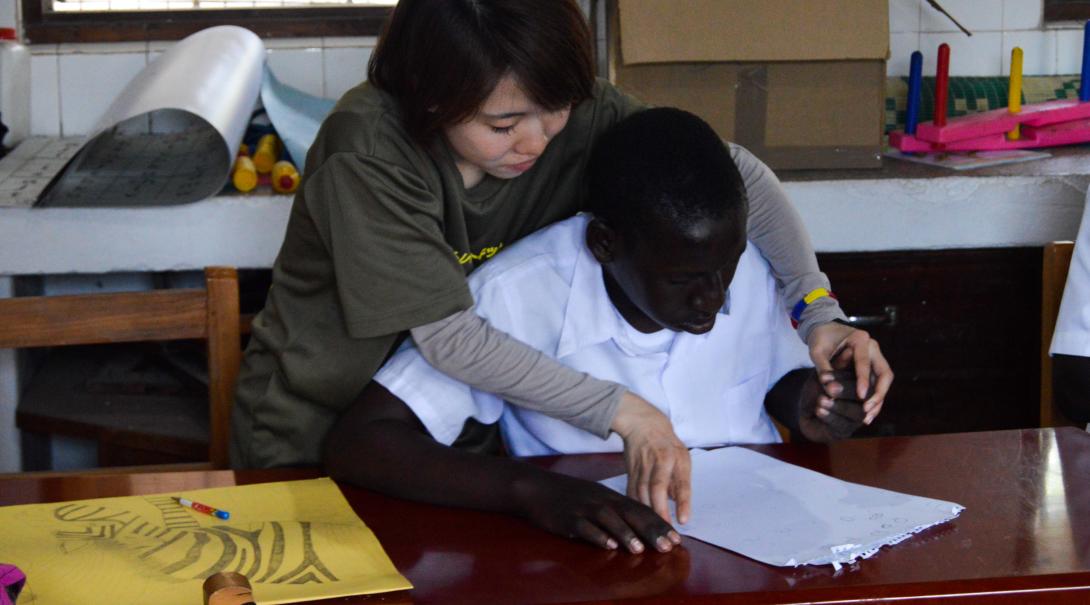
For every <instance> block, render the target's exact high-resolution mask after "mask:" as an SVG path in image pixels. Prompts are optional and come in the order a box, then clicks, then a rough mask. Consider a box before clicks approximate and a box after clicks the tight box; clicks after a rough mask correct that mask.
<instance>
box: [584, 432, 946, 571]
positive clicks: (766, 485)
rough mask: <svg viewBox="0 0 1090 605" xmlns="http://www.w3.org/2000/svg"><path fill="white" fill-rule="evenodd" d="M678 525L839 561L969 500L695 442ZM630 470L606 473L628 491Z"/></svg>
mask: <svg viewBox="0 0 1090 605" xmlns="http://www.w3.org/2000/svg"><path fill="white" fill-rule="evenodd" d="M692 454H693V456H692V463H693V466H692V468H693V474H692V482H693V483H692V485H693V501H692V511H693V512H692V518H691V519H690V521H689V523H688V524H686V525H678V526H677V528H678V530H679V531H680V532H681V533H683V534H685V535H687V536H691V537H693V538H696V539H698V540H701V541H704V542H708V543H711V544H714V545H716V546H720V547H722V548H726V549H728V550H732V551H734V552H736V553H739V554H741V555H744V556H746V557H749V558H751V559H756V560H758V561H761V562H762V563H767V564H769V565H778V566H782V567H790V566H799V565H829V564H831V565H833V566H834V567H836V568H839V567H840V566H841V564H846V563H852V562H854V561H855V560H856V559H859V558H863V559H865V558H868V557H870V556H871V555H873V554H875V553H876V552H878V549H879V548H881V547H882V546H886V545H891V544H897V543H898V542H901V541H903V540H905V539H907V538H909V537H910V536H911V535H912V534H915V533H917V532H920V531H922V530H924V529H927V528H928V527H931V526H933V525H937V524H939V523H944V522H946V521H949V520H951V519H953V518H954V517H957V516H958V515H959V514H960V513H961V511H963V510H965V507H964V506H961V505H960V504H955V503H953V502H945V501H942V500H935V499H932V498H922V497H919V496H912V495H909V494H902V493H898V492H892V491H889V490H884V489H878V488H874V487H868V486H865V485H859V484H857V483H849V482H847V481H841V480H840V479H834V478H833V477H829V476H828V475H823V474H821V473H817V472H814V471H811V470H808V469H804V468H802V467H799V466H795V465H793V464H787V463H786V462H781V461H779V460H776V459H775V458H771V457H769V456H765V455H764V454H759V453H757V452H754V451H752V450H749V449H746V448H741V447H727V448H722V449H718V450H712V451H707V452H704V451H701V450H693V452H692ZM626 481H627V475H619V476H617V477H611V478H609V479H606V480H604V481H602V484H603V485H606V486H607V487H609V488H611V489H614V490H616V491H619V492H621V493H624V491H625V483H626Z"/></svg>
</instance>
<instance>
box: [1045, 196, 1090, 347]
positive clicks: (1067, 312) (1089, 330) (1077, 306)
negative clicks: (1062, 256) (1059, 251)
mask: <svg viewBox="0 0 1090 605" xmlns="http://www.w3.org/2000/svg"><path fill="white" fill-rule="evenodd" d="M1056 353H1059V354H1061V355H1078V356H1079V357H1090V193H1088V194H1087V197H1086V206H1085V207H1084V208H1083V211H1082V224H1080V225H1079V234H1078V236H1077V237H1076V238H1075V251H1074V253H1073V254H1072V257H1071V268H1070V269H1068V271H1067V282H1066V283H1065V284H1064V296H1063V300H1062V301H1061V302H1060V314H1059V315H1058V316H1057V317H1056V331H1055V332H1053V334H1052V348H1051V349H1050V350H1049V354H1051V355H1054V354H1056Z"/></svg>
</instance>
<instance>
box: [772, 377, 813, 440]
mask: <svg viewBox="0 0 1090 605" xmlns="http://www.w3.org/2000/svg"><path fill="white" fill-rule="evenodd" d="M813 373H814V370H813V368H800V369H797V370H792V371H790V372H788V373H787V374H784V375H783V377H782V378H780V379H779V381H777V382H776V384H775V385H773V387H772V389H771V390H769V391H768V393H767V394H766V395H765V409H766V410H768V413H769V414H770V415H771V416H772V417H773V418H775V419H776V421H777V422H779V423H780V424H782V425H784V426H785V427H787V429H788V430H789V431H791V435H792V436H793V437H794V436H798V435H801V434H802V425H801V410H802V408H803V406H802V405H800V403H801V400H802V397H803V390H804V389H805V388H806V382H807V381H808V380H809V379H810V377H811V376H812V375H813Z"/></svg>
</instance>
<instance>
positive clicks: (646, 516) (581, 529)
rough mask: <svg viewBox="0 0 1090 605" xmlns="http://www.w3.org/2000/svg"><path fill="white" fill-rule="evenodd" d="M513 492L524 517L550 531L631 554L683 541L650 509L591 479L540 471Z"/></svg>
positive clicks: (661, 549)
mask: <svg viewBox="0 0 1090 605" xmlns="http://www.w3.org/2000/svg"><path fill="white" fill-rule="evenodd" d="M514 493H515V498H516V501H517V502H518V503H519V510H520V511H521V512H522V514H523V516H525V517H526V518H527V519H529V520H530V521H531V522H532V523H534V524H536V525H537V526H539V527H542V528H544V529H546V530H548V531H550V532H552V533H554V534H559V535H561V536H565V537H568V538H579V539H582V540H586V541H587V542H590V543H591V544H596V545H598V546H601V547H602V548H607V549H610V550H613V549H616V548H618V547H621V548H624V549H626V550H628V551H629V552H631V553H634V554H635V553H641V552H644V551H645V550H646V549H647V548H652V549H654V550H657V551H659V552H669V551H671V550H673V548H674V546H675V545H677V544H680V543H681V536H680V535H678V533H677V532H676V531H674V529H673V528H672V527H670V524H669V523H666V522H665V521H663V520H662V519H661V518H660V517H659V516H658V515H656V514H655V512H654V511H652V510H651V509H650V508H647V507H646V506H644V505H643V504H640V503H639V502H636V501H635V500H632V499H631V498H627V497H625V496H622V495H621V494H618V493H617V492H615V491H613V490H611V489H609V488H608V487H605V486H603V485H599V484H597V483H594V482H592V481H586V480H583V479H576V478H574V477H568V476H565V475H560V474H556V473H551V472H543V473H537V474H534V475H533V476H531V477H527V478H525V479H522V480H519V481H518V482H517V483H516V485H515V486H514Z"/></svg>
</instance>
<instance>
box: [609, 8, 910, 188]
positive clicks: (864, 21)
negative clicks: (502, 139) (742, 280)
mask: <svg viewBox="0 0 1090 605" xmlns="http://www.w3.org/2000/svg"><path fill="white" fill-rule="evenodd" d="M888 11H889V8H888V4H887V2H886V0H617V1H616V2H615V3H612V5H611V14H610V27H609V36H610V41H609V42H610V43H609V48H610V51H609V54H610V79H611V80H612V81H613V82H614V83H615V84H617V85H618V86H619V87H620V88H621V89H622V90H624V91H626V92H628V93H631V94H633V95H635V96H636V97H637V98H639V99H640V100H642V101H644V102H645V103H649V104H652V105H671V106H677V107H681V108H684V109H687V110H689V111H692V112H693V113H696V114H698V115H700V116H701V117H703V118H704V119H705V120H707V121H708V122H709V123H710V124H711V125H712V126H713V127H715V129H716V130H717V131H718V132H719V134H720V135H721V136H723V137H724V138H726V139H728V140H731V141H735V142H737V143H739V144H741V145H744V146H746V147H747V148H749V149H750V150H751V151H753V152H754V153H755V154H756V155H757V156H758V157H759V158H761V159H762V160H764V161H765V162H766V163H767V164H768V165H769V166H771V167H773V168H777V169H809V168H864V167H878V166H880V165H881V156H880V153H881V144H882V129H883V124H884V114H883V111H884V102H885V79H886V68H885V60H886V58H887V56H888V55H889V13H888Z"/></svg>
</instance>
